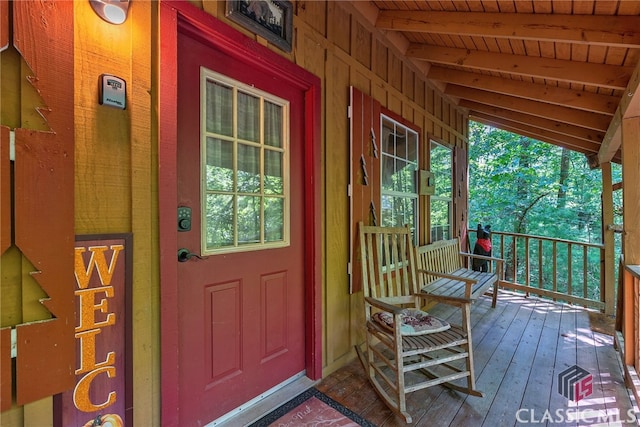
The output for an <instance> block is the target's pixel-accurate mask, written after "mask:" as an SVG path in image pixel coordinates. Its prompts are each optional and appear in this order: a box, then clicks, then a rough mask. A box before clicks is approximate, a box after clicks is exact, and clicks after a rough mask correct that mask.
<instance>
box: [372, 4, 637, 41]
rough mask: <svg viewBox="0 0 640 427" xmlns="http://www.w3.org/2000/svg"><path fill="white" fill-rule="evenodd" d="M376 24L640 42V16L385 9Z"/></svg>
mask: <svg viewBox="0 0 640 427" xmlns="http://www.w3.org/2000/svg"><path fill="white" fill-rule="evenodd" d="M376 27H378V28H381V29H385V30H395V31H411V32H420V33H435V34H456V35H464V36H479V37H499V38H515V39H522V40H536V41H538V40H544V41H550V42H567V43H576V44H590V45H606V46H618V47H625V48H634V47H638V46H639V45H640V31H639V30H640V27H639V26H638V17H637V16H604V15H598V16H595V15H559V14H555V15H554V14H532V13H488V12H443V11H415V10H411V11H409V10H383V11H380V13H379V14H378V19H377V21H376Z"/></svg>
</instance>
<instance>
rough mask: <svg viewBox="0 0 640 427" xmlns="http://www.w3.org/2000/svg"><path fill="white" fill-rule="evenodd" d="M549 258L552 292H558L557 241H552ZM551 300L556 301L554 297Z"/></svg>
mask: <svg viewBox="0 0 640 427" xmlns="http://www.w3.org/2000/svg"><path fill="white" fill-rule="evenodd" d="M551 258H552V259H553V292H558V242H556V241H554V242H553V249H552V251H551ZM553 300H554V301H556V298H554V299H553Z"/></svg>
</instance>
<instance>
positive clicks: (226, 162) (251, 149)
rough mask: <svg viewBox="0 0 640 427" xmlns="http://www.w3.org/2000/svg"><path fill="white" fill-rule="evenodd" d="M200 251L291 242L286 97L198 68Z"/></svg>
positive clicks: (217, 250) (245, 248)
mask: <svg viewBox="0 0 640 427" xmlns="http://www.w3.org/2000/svg"><path fill="white" fill-rule="evenodd" d="M201 91H202V92H201V100H202V102H203V103H204V105H203V106H202V108H201V111H202V117H201V126H202V129H201V133H200V134H201V149H202V154H201V159H202V160H201V164H202V167H201V175H202V184H201V185H202V206H201V213H202V253H203V254H213V253H221V252H235V251H246V250H256V249H265V248H270V247H281V246H286V245H288V244H289V184H288V175H289V160H288V152H287V150H288V147H289V140H288V139H289V137H288V132H287V130H288V121H289V104H288V102H286V101H284V100H282V99H279V98H276V97H274V96H272V95H269V94H267V93H265V92H262V91H259V90H257V89H255V88H253V87H250V86H247V85H243V84H241V83H239V82H236V81H233V80H231V79H229V78H226V77H224V76H221V75H219V74H217V73H214V72H212V71H209V70H206V69H204V68H203V69H202V72H201Z"/></svg>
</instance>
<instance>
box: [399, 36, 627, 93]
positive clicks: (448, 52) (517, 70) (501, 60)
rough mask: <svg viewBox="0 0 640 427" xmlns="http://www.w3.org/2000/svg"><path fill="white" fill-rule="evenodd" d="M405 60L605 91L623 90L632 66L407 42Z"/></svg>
mask: <svg viewBox="0 0 640 427" xmlns="http://www.w3.org/2000/svg"><path fill="white" fill-rule="evenodd" d="M407 57H409V58H415V59H422V60H424V61H428V62H431V63H438V64H448V65H456V66H459V67H466V68H473V69H478V70H486V71H495V72H501V73H510V74H516V75H521V76H528V77H536V78H542V79H554V80H559V81H563V82H569V83H579V84H585V85H592V86H600V87H605V88H608V89H625V88H626V87H627V82H628V81H629V78H630V77H631V72H632V71H633V68H632V67H619V66H616V65H609V64H596V63H592V62H579V61H568V60H562V59H551V58H540V57H530V56H526V55H511V54H505V53H496V52H485V51H479V50H470V49H459V48H452V47H440V46H434V45H428V44H422V43H411V44H410V45H409V48H408V49H407Z"/></svg>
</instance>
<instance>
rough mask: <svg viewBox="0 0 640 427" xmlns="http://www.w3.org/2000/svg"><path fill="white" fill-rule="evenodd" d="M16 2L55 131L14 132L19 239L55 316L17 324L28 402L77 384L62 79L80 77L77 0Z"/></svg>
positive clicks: (23, 40)
mask: <svg viewBox="0 0 640 427" xmlns="http://www.w3.org/2000/svg"><path fill="white" fill-rule="evenodd" d="M13 8H14V9H13V13H14V15H13V16H14V26H13V31H14V37H13V39H14V45H15V46H16V48H17V50H18V51H19V52H20V53H21V54H22V57H23V58H24V60H25V62H26V63H27V64H28V65H29V68H30V69H31V70H32V71H33V76H30V77H29V83H30V84H32V85H33V86H34V87H35V89H36V90H37V93H38V94H39V95H40V96H41V97H42V100H43V101H44V105H45V106H46V108H45V109H39V112H40V113H41V114H42V115H43V117H44V119H45V120H46V121H47V122H48V125H49V127H50V128H51V129H52V131H53V132H40V131H29V130H26V129H16V134H15V135H16V147H15V150H16V161H15V169H14V171H15V172H14V173H15V180H14V182H15V188H14V190H15V200H16V204H15V244H16V246H17V247H18V248H19V249H20V250H21V251H22V253H23V255H24V257H26V258H27V259H28V260H29V261H30V262H31V264H33V266H34V268H35V269H36V270H35V271H33V274H32V278H33V280H35V281H36V282H37V283H38V284H39V285H40V286H41V287H42V290H43V291H44V293H45V294H46V295H47V299H45V300H43V301H41V302H42V304H43V305H44V306H45V307H46V308H47V309H48V310H49V312H50V313H51V315H52V317H53V318H52V319H50V320H46V321H43V322H37V323H28V324H23V325H18V326H17V328H16V329H17V336H18V356H17V358H16V390H17V392H16V393H17V397H16V399H17V403H18V404H19V405H23V404H25V403H29V402H33V401H36V400H39V399H42V398H44V397H47V396H51V395H53V394H57V393H60V392H62V391H64V390H67V389H69V388H71V387H73V384H74V369H75V337H74V326H75V321H74V319H75V317H74V312H75V305H74V294H73V291H74V287H73V283H74V278H73V277H74V276H73V241H74V124H73V85H72V86H71V89H70V88H69V87H68V86H63V85H60V81H61V80H62V81H68V82H72V81H73V51H74V50H73V30H71V31H70V30H69V28H73V3H72V2H40V1H20V2H14V3H13ZM50 40H55V41H56V49H51V47H50ZM26 107H29V106H24V108H26ZM24 108H23V109H24ZM42 212H46V215H42ZM54 225H55V226H54ZM42 236H47V239H44V240H43V238H42Z"/></svg>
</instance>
